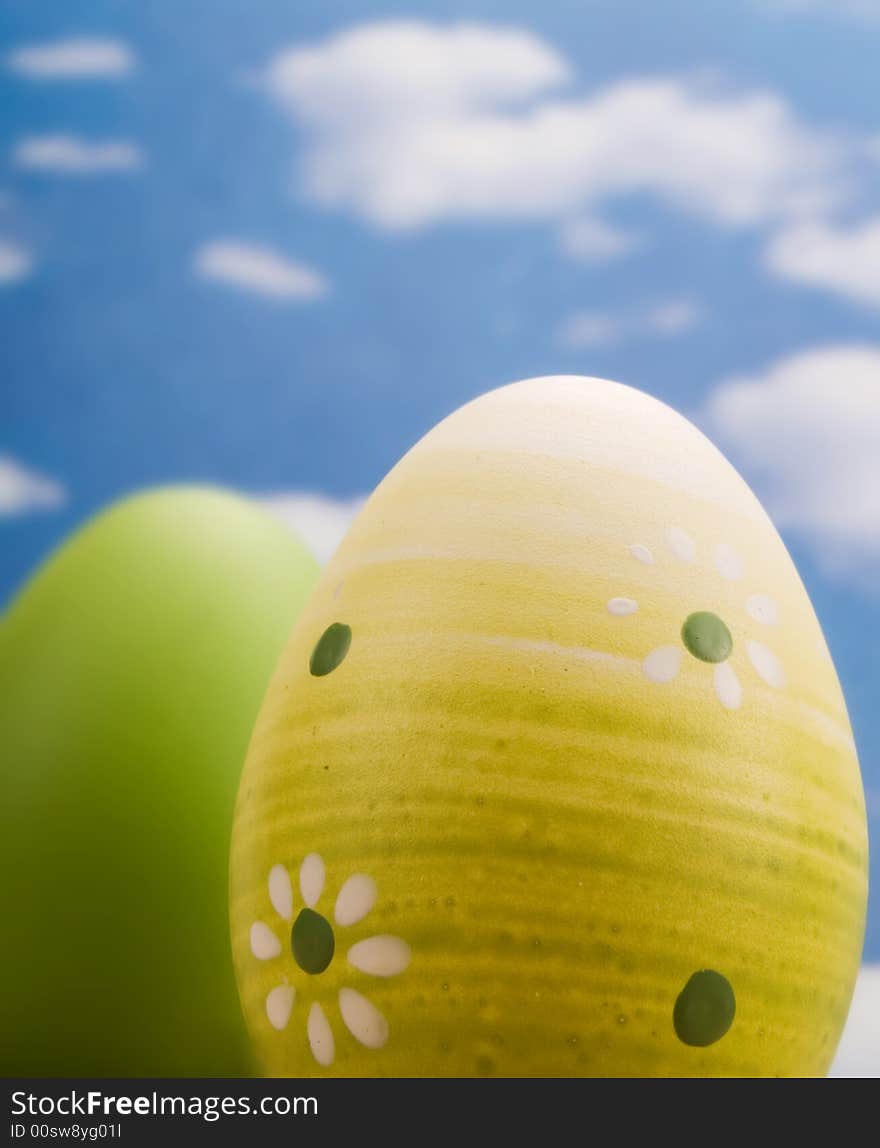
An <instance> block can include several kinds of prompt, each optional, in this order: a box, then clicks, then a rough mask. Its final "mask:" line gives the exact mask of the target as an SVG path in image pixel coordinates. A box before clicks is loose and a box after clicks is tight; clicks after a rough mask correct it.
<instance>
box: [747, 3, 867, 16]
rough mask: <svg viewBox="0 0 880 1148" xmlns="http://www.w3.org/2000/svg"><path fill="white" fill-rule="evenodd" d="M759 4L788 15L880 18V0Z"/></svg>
mask: <svg viewBox="0 0 880 1148" xmlns="http://www.w3.org/2000/svg"><path fill="white" fill-rule="evenodd" d="M758 3H759V6H760V7H763V8H767V9H769V10H770V11H773V12H778V13H781V14H782V15H789V16H803V15H809V14H810V13H814V12H816V13H819V14H824V15H828V16H847V17H855V18H857V19H858V18H862V19H866V20H876V19H880V0H758Z"/></svg>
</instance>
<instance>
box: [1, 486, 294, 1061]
mask: <svg viewBox="0 0 880 1148" xmlns="http://www.w3.org/2000/svg"><path fill="white" fill-rule="evenodd" d="M316 577H317V565H316V564H315V562H314V560H313V559H312V558H311V556H310V555H309V554H308V553H307V552H306V550H305V549H304V547H303V546H302V544H301V543H300V541H299V540H298V539H297V538H296V537H295V536H294V535H293V533H292V532H291V531H290V530H289V529H288V528H286V527H285V526H283V525H282V524H280V523H278V522H276V521H275V520H274V519H273V518H271V517H269V515H268V514H266V513H265V512H264V511H262V510H261V509H260V508H259V507H258V506H257V505H255V504H253V503H250V502H248V501H246V500H244V499H241V498H238V497H236V496H233V495H230V494H227V493H225V492H221V491H216V490H211V489H201V488H170V489H163V490H159V491H153V492H150V493H149V494H145V495H141V496H138V497H135V498H133V499H128V500H126V501H124V502H121V503H118V504H116V505H115V506H113V507H112V508H110V509H109V510H107V511H106V512H104V513H102V514H101V515H100V516H98V517H97V518H96V519H94V520H93V521H92V522H90V523H89V524H87V525H86V526H85V527H83V528H82V529H80V530H79V531H77V532H76V534H75V535H74V536H73V537H72V538H71V539H70V540H69V541H68V542H67V543H65V545H64V546H62V547H61V548H60V549H59V550H58V551H57V552H56V553H55V554H54V555H52V557H51V558H50V559H49V560H48V561H47V562H46V563H45V564H44V566H43V567H42V568H41V569H40V570H39V571H38V572H37V574H36V575H35V576H34V577H33V578H32V579H31V581H30V582H29V583H28V584H27V585H26V586H25V587H24V589H23V590H22V591H21V593H20V594H19V596H18V597H17V598H16V599H15V601H14V602H13V603H12V605H11V606H10V608H9V610H8V611H7V613H6V615H5V616H4V618H3V619H2V623H0V873H2V876H0V919H2V922H3V926H2V936H3V947H2V953H0V1034H2V1036H0V1071H2V1074H3V1075H5V1076H100V1077H104V1076H108V1077H116V1076H178V1075H189V1076H209V1075H230V1076H233V1075H241V1074H246V1073H248V1072H252V1071H253V1067H254V1066H253V1061H252V1057H251V1053H250V1048H249V1042H248V1038H247V1033H246V1030H245V1026H244V1023H243V1021H242V1018H241V1012H240V1008H239V1003H238V995H237V993H236V989H235V978H234V973H233V968H232V959H231V954H230V951H229V928H228V885H227V873H228V861H229V837H230V833H231V827H232V813H233V808H234V804H235V794H236V791H237V788H238V779H239V775H240V772H241V764H242V760H243V757H244V754H245V750H246V747H247V742H248V738H249V736H250V733H251V730H252V727H253V723H254V720H255V718H256V715H257V711H258V709H259V705H260V700H261V698H262V695H263V693H264V692H265V689H266V685H267V683H268V681H269V679H270V677H271V674H272V670H273V668H274V665H275V661H276V659H277V657H278V655H279V653H280V651H281V649H282V647H283V644H284V641H285V638H286V636H287V634H288V632H289V630H290V627H291V625H292V624H293V622H294V620H295V618H296V615H297V611H298V610H299V608H300V607H301V605H302V603H303V601H304V599H305V597H306V595H307V593H308V591H309V590H310V589H311V587H312V585H313V583H314V581H315V579H316Z"/></svg>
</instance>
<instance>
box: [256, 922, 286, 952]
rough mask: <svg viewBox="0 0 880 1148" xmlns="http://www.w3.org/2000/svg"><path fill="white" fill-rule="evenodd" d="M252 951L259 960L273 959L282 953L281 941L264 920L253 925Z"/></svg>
mask: <svg viewBox="0 0 880 1148" xmlns="http://www.w3.org/2000/svg"><path fill="white" fill-rule="evenodd" d="M251 952H252V953H253V954H254V956H255V957H256V958H257V960H258V961H271V959H272V958H273V957H277V956H280V954H281V942H280V941H279V940H278V938H277V937H276V936H275V934H274V933H273V932H272V930H271V929H270V928H269V926H268V925H267V924H265V923H264V922H263V921H254V923H253V924H252V925H251Z"/></svg>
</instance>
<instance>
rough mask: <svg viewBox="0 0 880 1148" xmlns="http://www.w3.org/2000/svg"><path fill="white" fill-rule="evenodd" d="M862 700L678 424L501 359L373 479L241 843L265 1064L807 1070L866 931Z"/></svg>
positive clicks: (745, 498) (707, 452)
mask: <svg viewBox="0 0 880 1148" xmlns="http://www.w3.org/2000/svg"><path fill="white" fill-rule="evenodd" d="M866 893H867V839H866V820H865V807H864V799H863V793H862V787H861V781H860V776H859V769H858V762H857V758H856V753H855V747H854V744H853V739H852V734H851V731H850V726H849V722H848V719H847V713H846V707H845V704H844V700H843V697H842V695H841V691H840V687H839V685H838V681H837V677H836V675H835V671H834V667H833V665H832V663H831V660H830V657H829V654H828V650H827V647H826V645H825V642H824V640H823V637H822V632H821V630H820V628H819V624H818V622H817V620H816V617H815V614H814V612H813V609H812V607H811V605H810V601H809V598H808V597H807V594H806V592H805V590H804V588H803V586H802V584H801V582H800V579H799V578H798V575H797V572H796V571H795V568H794V566H793V564H792V562H791V559H790V557H789V555H788V553H787V552H786V549H785V547H784V545H783V543H782V541H781V539H780V538H779V535H778V534H777V532H776V530H775V529H774V527H773V525H772V524H771V522H770V520H769V519H768V517H767V515H766V514H765V512H764V511H763V510H762V508H761V506H760V504H759V503H758V502H757V500H756V499H755V497H754V495H753V494H752V493H751V491H750V490H749V489H748V487H747V486H746V484H745V483H744V482H743V480H742V479H741V478H740V477H739V475H738V474H737V473H736V471H735V470H734V469H733V468H732V467H731V466H730V465H729V464H728V463H727V462H726V460H725V459H724V458H723V457H722V456H721V455H720V454H719V452H718V451H717V450H716V449H715V448H714V447H713V446H712V445H711V444H710V443H709V442H708V440H707V439H705V438H704V437H703V436H702V435H701V434H700V432H699V431H697V430H696V429H695V428H694V427H693V426H692V425H691V424H690V423H688V422H687V421H686V420H685V419H683V418H681V417H680V416H679V415H677V414H676V413H675V412H673V411H672V410H670V409H669V408H668V407H666V406H664V405H663V404H661V403H659V402H657V401H656V400H654V399H652V398H649V397H648V396H646V395H644V394H641V393H640V392H638V391H635V390H632V389H630V388H628V387H623V386H619V385H617V384H615V383H609V382H605V381H602V380H596V379H582V378H567V377H566V378H545V379H533V380H529V381H527V382H521V383H516V384H514V385H512V386H509V387H504V388H502V389H500V390H497V391H494V392H492V393H490V394H488V395H484V396H483V397H482V398H479V399H477V400H476V401H474V402H472V403H469V404H468V405H467V406H465V407H463V408H461V409H460V410H458V411H457V412H455V414H453V415H452V416H451V417H449V418H448V419H446V420H445V421H444V422H442V423H440V424H439V425H438V426H437V427H436V428H435V429H434V430H432V431H431V432H430V433H429V434H428V435H427V436H426V437H425V438H423V439H422V440H421V441H420V442H419V443H418V444H417V445H416V446H415V447H414V448H413V449H412V450H411V451H410V452H409V453H408V454H407V455H406V456H405V458H404V459H403V460H402V461H401V462H400V463H399V464H398V465H397V466H396V467H395V468H394V469H393V470H392V471H391V473H390V474H389V475H388V477H387V478H386V479H385V481H384V482H383V483H382V484H381V485H380V486H379V488H378V489H377V490H376V492H375V493H374V495H373V496H372V498H371V499H370V500H369V502H368V504H367V506H366V507H365V509H364V510H363V512H362V513H361V515H360V517H359V518H358V519H357V521H356V522H355V524H354V526H353V527H352V528H351V530H350V532H349V535H348V537H347V538H346V540H345V541H344V543H343V545H342V547H341V548H340V550H339V551H338V553H337V554H336V556H335V558H334V559H333V561H332V562H331V564H330V565H329V566H328V568H327V569H326V570H325V571H324V574H323V577H322V579H321V581H320V583H319V585H318V588H317V590H316V591H315V593H314V595H313V597H312V599H311V601H310V603H309V604H308V605H307V607H306V609H305V610H304V611H303V613H302V614H301V615H300V619H299V622H298V624H297V626H296V628H295V630H294V632H293V635H292V637H291V639H290V641H289V643H288V646H287V649H286V652H285V653H284V656H283V658H282V661H281V663H280V666H279V668H278V670H277V673H276V676H275V678H274V681H273V684H272V685H271V687H270V689H269V692H268V695H267V697H266V700H265V702H264V705H263V708H262V712H261V715H260V718H259V722H258V725H257V728H256V730H255V733H254V736H253V739H252V742H251V747H250V751H249V755H248V760H247V764H246V768H245V771H244V776H243V780H242V784H241V789H240V793H239V800H238V808H237V815H236V823H235V830H234V837H233V847H232V860H231V913H232V940H233V950H234V958H235V964H236V968H237V975H238V983H239V990H240V994H241V999H242V1002H243V1006H244V1011H245V1015H246V1018H247V1022H248V1027H249V1030H250V1033H251V1038H252V1040H253V1043H254V1046H255V1048H256V1051H257V1054H258V1056H259V1058H260V1061H261V1063H262V1065H263V1068H264V1070H265V1071H266V1072H267V1073H269V1074H272V1075H294V1076H300V1075H307V1074H310V1073H315V1074H330V1075H342V1076H386V1075H387V1076H447V1075H454V1076H577V1075H638V1076H647V1075H713V1076H714V1075H768V1076H776V1075H783V1076H787V1075H821V1074H824V1073H825V1072H826V1070H827V1069H828V1066H829V1064H830V1062H831V1059H832V1056H833V1054H834V1050H835V1046H836V1044H837V1041H838V1038H839V1036H840V1033H841V1029H842V1028H843V1024H844V1020H845V1018H846V1014H847V1009H848V1007H849V1002H850V997H851V994H852V989H853V984H854V980H855V976H856V971H857V969H858V965H859V957H860V951H861V945H862V938H863V929H864V920H865V904H866Z"/></svg>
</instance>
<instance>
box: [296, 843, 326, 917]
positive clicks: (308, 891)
mask: <svg viewBox="0 0 880 1148" xmlns="http://www.w3.org/2000/svg"><path fill="white" fill-rule="evenodd" d="M324 872H325V870H324V862H323V860H322V858H321V856H320V854H318V853H310V854H309V855H308V857H306V858H305V859H304V860H303V863H302V865H301V866H300V870H299V891H300V892H301V893H302V898H303V900H304V901H305V903H306V904H307V905H308V907H309V908H310V909H314V907H315V905H316V904H317V901H318V898H319V897H320V896H321V894H322V893H323V891H324Z"/></svg>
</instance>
